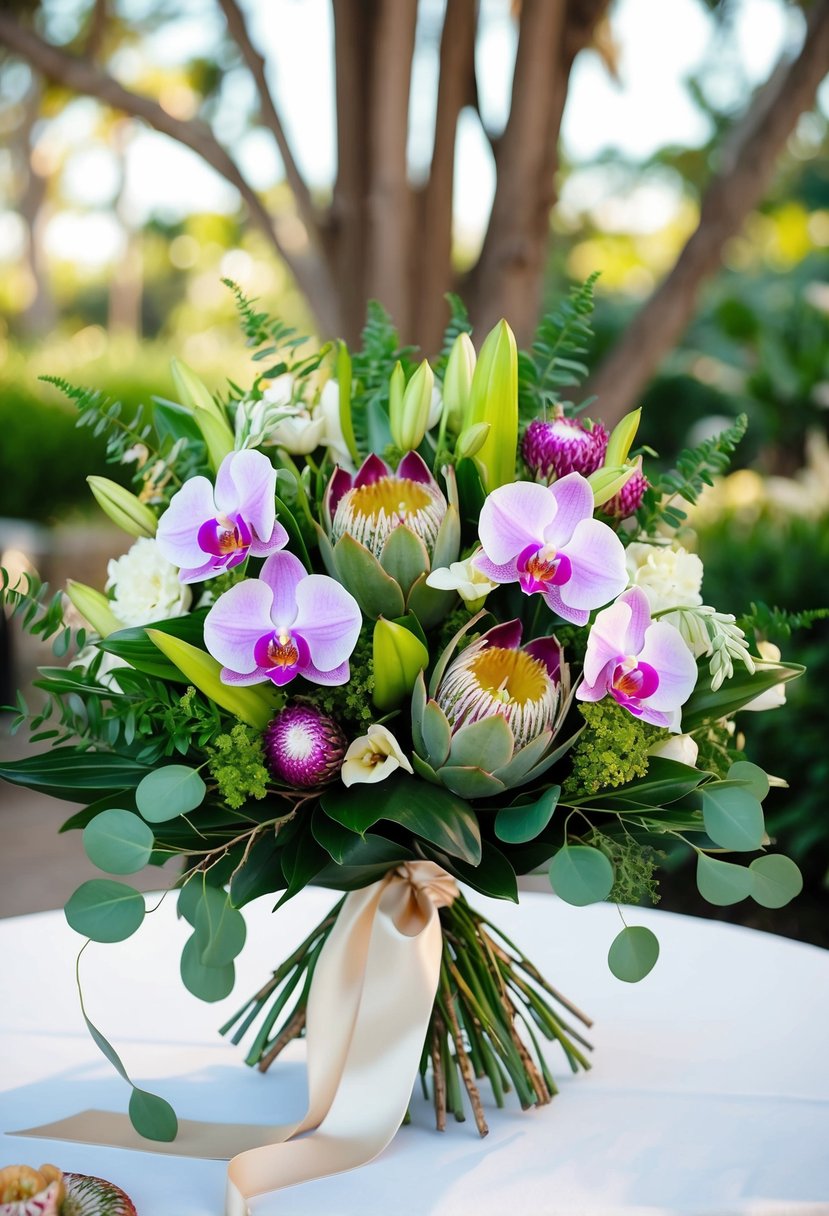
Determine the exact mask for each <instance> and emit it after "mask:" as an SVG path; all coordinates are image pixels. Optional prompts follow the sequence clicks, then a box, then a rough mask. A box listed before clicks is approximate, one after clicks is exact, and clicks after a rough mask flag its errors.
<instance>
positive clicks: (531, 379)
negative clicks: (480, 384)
mask: <svg viewBox="0 0 829 1216" xmlns="http://www.w3.org/2000/svg"><path fill="white" fill-rule="evenodd" d="M598 277H599V275H598V272H596V273H595V274H591V275H590V277H589V278H588V279H586V280H585V281H584V283H582V284H581V285H580V286H574V287H571V288H570V294H569V296H568V297H567V299H565V300H563V301H562V303H561V304H560V305H559V306H558V308H556V309H554V310H553V311H552V312H549V313H547V314H546V315H545V316H544V317H542V319H541V321H540V323H539V326H538V329H537V330H536V332H535V337H534V338H533V341H532V346H531V347H530V350H529V351H520V352H519V354H518V409H519V416H520V418H521V421H522V422H524V423H526V422H529V421H531V420H532V419H533V418H537V417H539V416H542V417H543V416H545V415H546V413H547V411H548V410H549V409H550V408H551V407H552V406H554V405H555V404H556V403H557V402H558V401H559V400H560V399H561V390H562V389H563V388H572V387H573V386H575V385H578V384H581V382H582V381H583V380H584V379H585V378H586V376H587V371H588V369H587V365H586V364H585V363H584V362H583V356H584V355H585V354H586V353H587V350H588V347H589V345H590V340H591V338H592V336H593V330H592V329H591V326H590V318H591V316H592V313H593V289H594V287H595V285H596V280H597V279H598Z"/></svg>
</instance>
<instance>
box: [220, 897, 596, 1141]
mask: <svg viewBox="0 0 829 1216" xmlns="http://www.w3.org/2000/svg"><path fill="white" fill-rule="evenodd" d="M341 907H342V901H340V903H338V904H337V905H336V907H335V908H333V909H332V910H331V912H330V913H329V914H328V916H326V917H325V919H324V920H323V921H321V922H320V924H319V925H317V926H316V928H315V929H314V930H313V931H312V932H311V933H310V934H309V935H308V937H307V938H306V939H305V941H304V942H302V944H301V945H300V946H298V947H297V949H296V950H295V951H294V952H293V954H291V955H290V957H289V958H287V959H286V960H285V961H284V962H283V963H282V964H281V965H280V966H279V967H277V968H276V970H275V971H274V973H273V975H272V977H271V979H270V980H268V982H267V983H266V984H265V985H264V986H263V987H262V988H261V989H260V990H259V992H257V993H256V995H255V996H253V997H252V998H251V999H250V1000H249V1001H248V1002H247V1004H245V1005H244V1006H243V1007H242V1008H241V1009H240V1010H239V1011H238V1012H237V1013H236V1014H235V1015H234V1016H233V1017H232V1018H231V1019H230V1020H229V1021H228V1022H227V1023H226V1024H225V1025H224V1026H223V1027H222V1028H221V1033H222V1034H225V1035H226V1034H229V1033H230V1032H231V1031H233V1034H232V1042H234V1043H237V1044H238V1043H239V1042H241V1040H242V1039H243V1038H244V1036H245V1035H246V1034H247V1032H248V1031H249V1030H250V1029H251V1027H252V1026H253V1024H254V1022H255V1021H256V1020H257V1019H258V1018H260V1017H262V1015H263V1014H264V1018H263V1021H262V1024H261V1026H260V1028H259V1031H258V1033H257V1035H256V1037H255V1039H254V1041H253V1043H252V1045H251V1048H250V1050H249V1052H248V1054H247V1057H246V1063H248V1064H249V1065H251V1066H256V1067H258V1068H259V1070H260V1071H261V1072H266V1071H267V1070H268V1068H270V1066H271V1064H272V1063H273V1062H274V1060H275V1059H276V1058H277V1057H278V1056H279V1055H280V1054H281V1052H282V1051H283V1050H284V1049H285V1047H286V1046H287V1045H288V1043H290V1042H292V1041H293V1040H294V1039H298V1038H301V1037H303V1035H304V1033H305V1016H306V1010H307V1005H308V994H309V991H310V987H311V978H312V976H313V973H314V968H315V966H316V962H317V959H318V958H319V954H320V951H321V950H322V947H323V945H324V943H325V941H326V939H327V937H328V934H329V933H330V931H331V929H332V927H333V925H334V922H335V920H336V918H337V915H338V914H339V911H340V909H341ZM440 918H441V926H442V929H443V957H442V960H441V969H440V980H439V984H438V991H437V995H436V998H435V1006H434V1010H433V1013H432V1018H431V1021H430V1024H429V1030H428V1033H427V1035H426V1040H425V1043H424V1046H423V1055H422V1057H421V1061H420V1075H421V1083H422V1087H423V1094H424V1097H425V1098H427V1100H428V1098H429V1096H430V1094H429V1086H428V1073H429V1070H430V1069H431V1072H432V1093H431V1097H432V1100H433V1101H434V1105H435V1124H436V1126H437V1129H438V1131H443V1130H445V1127H446V1115H447V1111H451V1112H452V1114H453V1115H454V1116H455V1119H456V1120H457V1121H458V1122H463V1121H464V1120H465V1118H466V1115H465V1110H464V1102H463V1091H464V1089H465V1090H466V1093H467V1096H468V1099H469V1104H470V1106H471V1107H472V1112H473V1115H474V1118H475V1124H476V1127H477V1129H478V1131H479V1133H480V1135H481V1136H485V1135H486V1134H487V1132H488V1130H489V1129H488V1127H487V1123H486V1118H485V1116H484V1111H483V1105H482V1102H481V1096H480V1092H479V1089H478V1082H479V1081H481V1080H482V1079H483V1078H485V1077H486V1078H488V1079H489V1082H490V1085H491V1086H492V1093H493V1096H494V1098H495V1103H496V1105H497V1106H499V1107H501V1106H503V1105H504V1095H505V1093H506V1092H508V1091H509V1090H510V1089H514V1090H515V1093H516V1095H517V1096H518V1100H519V1102H520V1103H521V1107H522V1109H524V1110H528V1109H529V1108H530V1107H532V1106H544V1105H546V1104H547V1103H548V1102H550V1101H551V1100H552V1098H553V1096H554V1095H555V1094H556V1093H557V1092H558V1087H557V1086H556V1083H555V1081H554V1080H553V1077H552V1075H551V1073H550V1070H549V1068H548V1066H547V1064H546V1061H545V1059H544V1056H543V1054H542V1052H541V1050H540V1047H539V1042H538V1038H537V1035H538V1033H540V1034H541V1035H543V1036H544V1038H545V1039H547V1040H548V1041H550V1042H558V1043H560V1044H561V1047H562V1049H563V1051H564V1054H565V1056H566V1058H567V1061H568V1063H569V1065H570V1068H571V1069H572V1070H573V1072H576V1071H578V1069H579V1068H584V1069H588V1068H589V1067H590V1062H589V1060H588V1059H587V1057H586V1055H585V1054H584V1050H587V1051H589V1050H591V1047H590V1044H589V1043H588V1042H587V1040H586V1039H585V1038H584V1037H583V1036H582V1035H581V1034H580V1033H579V1032H578V1031H577V1030H575V1029H574V1027H573V1026H572V1025H571V1024H570V1023H568V1022H567V1021H565V1020H564V1019H563V1018H562V1017H561V1016H560V1014H559V1013H558V1012H557V1011H556V1009H555V1008H554V1007H553V1004H552V1002H555V1003H556V1004H557V1005H560V1006H561V1007H562V1008H563V1009H565V1010H567V1011H568V1012H569V1013H570V1014H571V1015H572V1017H573V1018H574V1019H576V1020H578V1021H580V1022H582V1023H583V1024H584V1025H585V1026H590V1025H591V1022H590V1019H589V1018H588V1017H587V1016H586V1015H585V1014H584V1013H582V1012H581V1011H580V1010H579V1009H577V1008H576V1006H575V1005H573V1004H572V1003H571V1002H570V1001H568V1000H567V999H566V998H565V997H563V996H562V995H561V994H560V993H559V992H557V991H556V989H555V988H553V987H552V986H551V985H550V984H548V983H547V981H546V980H545V979H544V978H543V977H542V976H541V974H540V972H539V971H538V969H537V968H536V967H535V966H534V965H533V963H532V962H530V960H529V959H528V958H527V957H526V956H525V955H524V954H523V953H522V952H521V951H520V950H519V949H518V947H517V946H516V945H515V944H514V943H513V942H512V941H510V939H509V938H508V937H506V936H505V935H504V934H503V933H502V932H501V931H500V930H499V929H497V928H495V926H494V925H492V924H491V923H490V922H489V921H488V920H487V919H486V917H484V916H482V915H481V914H480V913H479V912H476V911H475V910H474V909H473V908H471V907H470V906H469V904H468V903H467V901H466V900H465V899H464V897H463V896H462V895H461V896H459V897H458V899H456V900H455V902H454V903H453V904H452V906H451V907H446V908H442V909H441V911H440ZM297 992H298V995H296V994H297ZM294 997H295V999H294V1000H293V1003H291V1001H292V998H294ZM269 1003H270V1008H268V1009H267V1012H265V1010H266V1007H267V1006H268V1004H269ZM282 1015H284V1017H283V1016H282ZM280 1017H282V1021H281V1022H279V1019H280ZM277 1022H279V1025H278V1027H277ZM234 1027H235V1029H234ZM583 1049H584V1050H583Z"/></svg>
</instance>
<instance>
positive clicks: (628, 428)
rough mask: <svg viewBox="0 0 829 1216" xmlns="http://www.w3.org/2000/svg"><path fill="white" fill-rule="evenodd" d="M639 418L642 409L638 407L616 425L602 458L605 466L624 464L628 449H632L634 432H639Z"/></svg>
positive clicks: (628, 452)
mask: <svg viewBox="0 0 829 1216" xmlns="http://www.w3.org/2000/svg"><path fill="white" fill-rule="evenodd" d="M641 417H642V407H641V406H640V407H639V409H638V410H631V411H630V413H629V414H625V416H624V418H622V420H621V421H620V422H617V423H616V425H615V426H614V428H613V430H612V431H611V432H610V438H609V439H608V441H607V450H606V451H605V457H604V463H605V465H606V466H618V465H623V464H625V462H626V461H627V458H628V456H629V455H630V449H631V448H632V447H633V441H634V439H635V438H636V432H637V431H638V430H639V420H640V418H641Z"/></svg>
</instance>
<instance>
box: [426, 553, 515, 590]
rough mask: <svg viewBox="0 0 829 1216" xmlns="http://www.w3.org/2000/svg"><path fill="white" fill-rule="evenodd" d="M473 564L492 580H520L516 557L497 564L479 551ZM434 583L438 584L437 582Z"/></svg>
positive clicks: (495, 581) (512, 581)
mask: <svg viewBox="0 0 829 1216" xmlns="http://www.w3.org/2000/svg"><path fill="white" fill-rule="evenodd" d="M472 564H473V565H474V567H475V569H476V570H480V572H481V574H483V575H484V577H485V578H488V579H489V580H490V582H493V583H514V582H517V580H518V563H517V562H516V560H515V558H513V559H512V561H511V562H504V564H503V565H502V566H497V565H496V564H495V562H491V561H490V560H489V558H488V557H487V555H486V554H485V553H479V554H478V556H477V557H473V558H472ZM432 585H433V586H436V584H432Z"/></svg>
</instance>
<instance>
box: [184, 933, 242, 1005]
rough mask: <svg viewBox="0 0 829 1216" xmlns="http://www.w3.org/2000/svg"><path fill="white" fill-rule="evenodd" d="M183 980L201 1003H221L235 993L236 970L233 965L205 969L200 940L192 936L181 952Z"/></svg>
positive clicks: (188, 989) (194, 935)
mask: <svg viewBox="0 0 829 1216" xmlns="http://www.w3.org/2000/svg"><path fill="white" fill-rule="evenodd" d="M180 970H181V978H182V980H183V982H184V986H185V988H186V989H187V991H188V992H192V994H193V996H197V997H198V998H199V1000H200V1001H207V1002H208V1003H212V1002H213V1001H221V1000H223V999H224V998H225V997H226V996H229V995H230V993H231V992H232V991H233V985H234V983H235V982H236V968H235V967H234V965H233V963H228V964H227V965H226V966H223V967H205V965H204V963H203V962H202V961H201V951H200V949H199V942H198V938H197V936H196V934H195V933H193V934H191V936H190V937H188V939H187V941H186V942H185V945H184V949H183V950H182V952H181V968H180Z"/></svg>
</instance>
